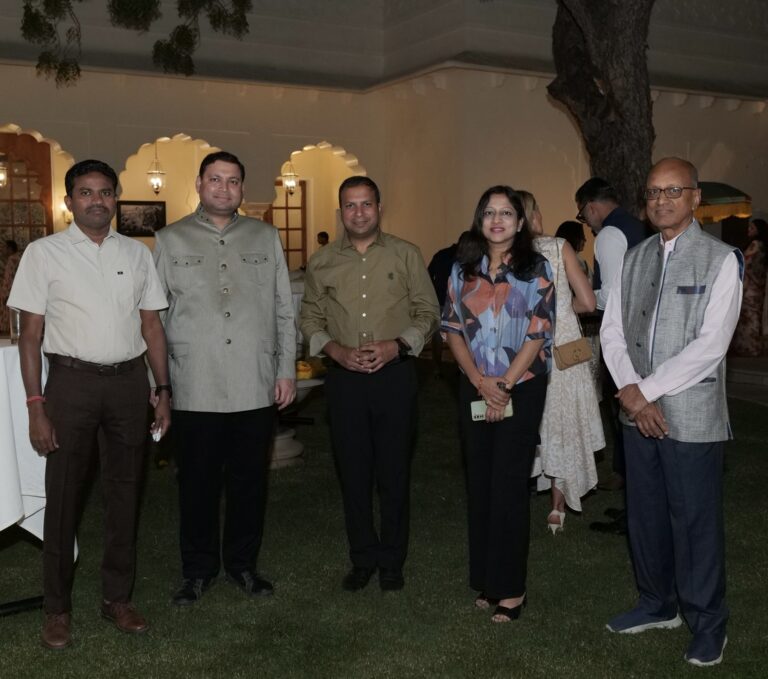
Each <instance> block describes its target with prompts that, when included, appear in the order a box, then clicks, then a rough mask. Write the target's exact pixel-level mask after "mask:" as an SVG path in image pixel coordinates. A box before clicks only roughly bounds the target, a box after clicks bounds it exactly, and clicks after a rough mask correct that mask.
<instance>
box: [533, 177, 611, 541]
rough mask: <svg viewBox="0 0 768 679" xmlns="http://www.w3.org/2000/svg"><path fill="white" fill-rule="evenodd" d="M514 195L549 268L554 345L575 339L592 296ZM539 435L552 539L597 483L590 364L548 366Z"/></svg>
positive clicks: (567, 250) (601, 442)
mask: <svg viewBox="0 0 768 679" xmlns="http://www.w3.org/2000/svg"><path fill="white" fill-rule="evenodd" d="M519 193H520V195H521V197H522V199H523V206H524V208H525V214H526V218H527V221H528V224H529V225H530V228H531V230H532V232H533V235H534V236H535V238H534V247H535V248H536V249H537V250H538V251H539V252H540V253H541V254H542V255H544V256H545V257H546V258H547V259H548V260H549V263H550V265H551V266H552V272H553V274H552V275H553V276H554V281H555V295H556V296H557V308H556V310H555V339H554V343H555V346H557V345H560V344H565V343H566V342H571V341H573V340H577V339H578V338H579V337H581V329H580V328H579V322H578V319H577V317H576V314H577V313H582V312H589V311H594V308H595V293H594V292H593V291H592V287H591V286H590V284H589V280H588V279H587V277H586V276H585V275H584V272H583V271H582V269H581V267H580V266H579V262H578V260H577V259H576V252H575V251H574V249H573V248H572V247H571V246H570V245H569V244H568V242H567V241H565V240H564V239H562V238H552V237H550V236H545V235H543V233H544V230H543V228H542V223H541V212H540V210H539V206H538V205H537V203H536V199H535V198H534V197H533V194H531V193H529V192H527V191H519ZM572 292H573V294H572ZM539 431H540V434H541V445H540V446H539V450H538V454H537V456H536V459H535V461H534V466H533V470H532V475H533V476H535V477H537V487H538V489H539V490H540V491H542V490H550V488H551V496H552V510H551V511H550V512H549V515H548V516H547V526H548V528H549V530H551V531H552V534H553V535H556V534H557V532H558V531H561V530H562V529H563V525H564V523H565V507H566V505H567V506H568V507H570V508H571V509H572V510H574V511H577V512H578V511H581V498H582V497H583V496H584V495H586V494H587V493H588V492H589V491H590V490H592V489H593V488H594V487H595V486H596V485H597V470H596V468H595V456H594V452H595V451H596V450H600V449H601V448H603V447H605V436H604V433H603V424H602V421H601V419H600V408H599V406H598V401H597V393H596V391H595V384H594V381H593V379H592V374H591V372H590V368H589V362H585V363H579V364H578V365H574V366H571V367H570V368H567V369H565V370H560V369H558V367H557V365H554V364H553V366H552V372H551V373H550V375H549V388H548V390H547V401H546V404H545V406H544V416H543V418H542V421H541V429H540V430H539Z"/></svg>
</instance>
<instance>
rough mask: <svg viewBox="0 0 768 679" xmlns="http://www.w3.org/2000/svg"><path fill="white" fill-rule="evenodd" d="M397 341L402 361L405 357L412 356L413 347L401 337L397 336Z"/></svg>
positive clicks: (398, 355) (398, 353) (398, 354)
mask: <svg viewBox="0 0 768 679" xmlns="http://www.w3.org/2000/svg"><path fill="white" fill-rule="evenodd" d="M395 342H397V357H398V358H399V359H400V360H401V361H402V360H403V359H404V358H408V356H410V351H411V347H409V346H408V345H407V344H406V342H405V340H404V339H402V338H401V337H395Z"/></svg>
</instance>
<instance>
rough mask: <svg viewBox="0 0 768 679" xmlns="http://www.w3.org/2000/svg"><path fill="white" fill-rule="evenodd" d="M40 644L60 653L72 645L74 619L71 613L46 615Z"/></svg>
mask: <svg viewBox="0 0 768 679" xmlns="http://www.w3.org/2000/svg"><path fill="white" fill-rule="evenodd" d="M40 642H41V643H42V644H43V646H45V647H46V648H50V649H51V650H52V651H60V650H62V649H63V648H66V647H67V646H69V645H70V644H71V643H72V618H71V616H70V614H69V613H46V614H45V620H43V631H42V632H41V633H40Z"/></svg>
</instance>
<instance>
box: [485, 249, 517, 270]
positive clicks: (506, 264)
mask: <svg viewBox="0 0 768 679" xmlns="http://www.w3.org/2000/svg"><path fill="white" fill-rule="evenodd" d="M511 261H512V254H511V253H509V252H508V253H507V254H506V255H504V257H503V258H502V260H501V267H500V268H499V273H503V274H504V275H505V276H506V275H507V273H509V269H510V262H511ZM490 263H491V260H490V259H489V258H488V255H483V258H482V259H481V260H480V273H482V274H485V275H486V276H487V275H488V266H489V265H490Z"/></svg>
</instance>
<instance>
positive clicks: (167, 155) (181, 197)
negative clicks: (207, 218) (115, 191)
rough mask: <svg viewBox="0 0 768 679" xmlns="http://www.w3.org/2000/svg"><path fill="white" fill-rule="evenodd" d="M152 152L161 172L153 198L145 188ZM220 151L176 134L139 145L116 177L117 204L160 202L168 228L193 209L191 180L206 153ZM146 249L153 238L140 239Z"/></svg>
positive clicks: (204, 143)
mask: <svg viewBox="0 0 768 679" xmlns="http://www.w3.org/2000/svg"><path fill="white" fill-rule="evenodd" d="M155 149H157V158H158V160H159V161H160V166H161V167H162V169H163V171H164V172H165V186H164V187H163V188H162V189H161V190H160V192H159V193H157V194H155V193H154V192H153V190H152V187H151V186H150V184H149V180H148V177H147V170H149V169H150V166H151V165H152V162H153V161H154V159H155ZM219 150H220V149H219V148H218V147H215V146H211V145H210V144H209V143H208V142H207V141H205V140H203V139H192V137H190V136H189V135H187V134H183V133H179V134H176V135H174V136H173V137H158V138H157V139H156V140H155V141H152V142H148V143H146V144H142V145H141V146H140V147H139V149H138V151H137V152H136V153H134V154H133V155H132V156H130V157H129V158H128V159H127V160H126V161H125V169H124V170H123V171H122V172H121V173H120V188H121V193H120V201H121V202H122V201H132V202H158V201H159V202H162V203H164V204H165V218H166V223H167V224H171V223H173V222H175V221H177V220H179V219H181V218H182V217H184V216H185V215H188V214H189V213H190V212H193V211H194V209H195V208H196V207H197V203H198V197H197V192H196V191H195V179H196V177H197V172H198V170H199V169H200V163H201V162H202V160H203V158H205V156H207V155H208V154H209V153H214V152H216V151H219ZM141 240H142V241H143V242H145V243H146V244H147V245H148V246H149V247H150V248H151V247H153V246H154V238H142V239H141Z"/></svg>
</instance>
